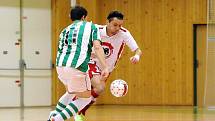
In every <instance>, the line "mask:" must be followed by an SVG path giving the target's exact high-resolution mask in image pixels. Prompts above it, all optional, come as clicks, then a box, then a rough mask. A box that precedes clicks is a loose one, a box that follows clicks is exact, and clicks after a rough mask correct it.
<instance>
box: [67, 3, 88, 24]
mask: <svg viewBox="0 0 215 121" xmlns="http://www.w3.org/2000/svg"><path fill="white" fill-rule="evenodd" d="M86 17H87V10H86V9H85V8H84V7H81V6H75V7H73V8H72V10H71V11H70V18H71V20H72V21H75V20H84V19H85V18H86Z"/></svg>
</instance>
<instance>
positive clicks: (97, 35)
mask: <svg viewBox="0 0 215 121" xmlns="http://www.w3.org/2000/svg"><path fill="white" fill-rule="evenodd" d="M94 40H99V41H101V37H100V33H99V28H98V27H97V26H96V25H95V24H93V23H92V41H94Z"/></svg>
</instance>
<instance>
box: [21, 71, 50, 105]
mask: <svg viewBox="0 0 215 121" xmlns="http://www.w3.org/2000/svg"><path fill="white" fill-rule="evenodd" d="M24 80H25V81H24V105H25V106H50V105H51V71H49V70H42V71H41V70H26V71H25V78H24Z"/></svg>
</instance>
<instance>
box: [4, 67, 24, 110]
mask: <svg viewBox="0 0 215 121" xmlns="http://www.w3.org/2000/svg"><path fill="white" fill-rule="evenodd" d="M19 81H20V72H19V70H0V107H18V106H20V86H19V84H20V83H16V82H19Z"/></svg>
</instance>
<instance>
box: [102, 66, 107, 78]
mask: <svg viewBox="0 0 215 121" xmlns="http://www.w3.org/2000/svg"><path fill="white" fill-rule="evenodd" d="M108 75H109V70H108V68H104V69H103V70H102V72H101V76H102V77H104V78H107V77H108Z"/></svg>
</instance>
